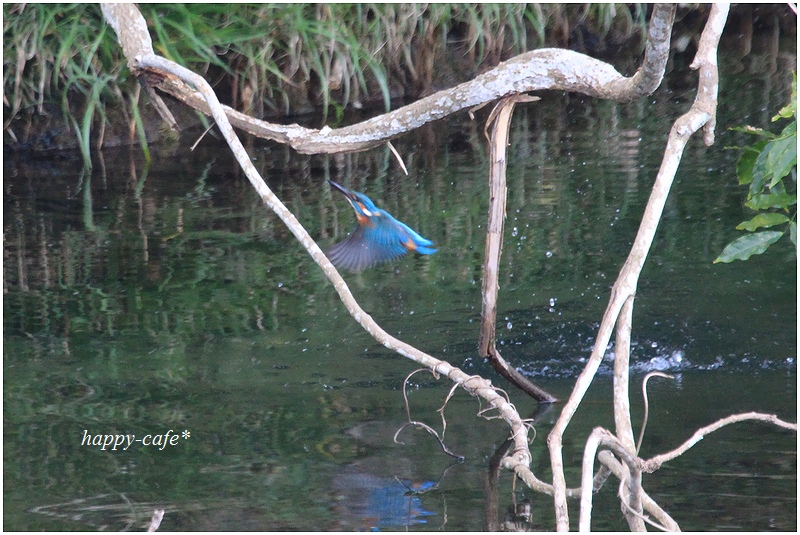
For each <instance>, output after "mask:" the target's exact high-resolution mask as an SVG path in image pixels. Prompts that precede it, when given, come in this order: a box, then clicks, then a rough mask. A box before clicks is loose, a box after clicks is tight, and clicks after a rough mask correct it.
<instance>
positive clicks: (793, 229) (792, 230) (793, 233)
mask: <svg viewBox="0 0 800 535" xmlns="http://www.w3.org/2000/svg"><path fill="white" fill-rule="evenodd" d="M789 237H790V238H791V239H792V243H793V244H794V247H795V249H797V221H792V222H791V223H790V224H789Z"/></svg>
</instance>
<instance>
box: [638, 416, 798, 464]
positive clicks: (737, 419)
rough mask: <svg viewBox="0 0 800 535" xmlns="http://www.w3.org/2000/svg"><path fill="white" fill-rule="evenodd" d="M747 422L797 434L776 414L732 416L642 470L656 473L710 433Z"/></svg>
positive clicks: (704, 429) (795, 429)
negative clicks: (751, 421) (765, 423)
mask: <svg viewBox="0 0 800 535" xmlns="http://www.w3.org/2000/svg"><path fill="white" fill-rule="evenodd" d="M747 420H758V421H761V422H767V423H771V424H774V425H777V426H778V427H782V428H784V429H789V430H791V431H794V432H795V433H796V432H797V424H793V423H791V422H785V421H783V420H781V419H780V418H778V417H777V416H776V415H774V414H763V413H760V412H745V413H741V414H732V415H730V416H728V417H726V418H722V419H721V420H717V421H716V422H714V423H713V424H710V425H707V426H705V427H701V428H700V429H698V430H697V431H695V432H694V434H693V435H692V436H691V437H690V438H689V440H687V441H686V442H684V443H683V444H681V445H680V446H678V447H677V448H675V449H674V450H672V451H668V452H666V453H662V454H661V455H656V456H655V457H653V458H651V459H648V460H647V461H644V464H643V465H642V470H644V471H645V472H648V473H650V472H655V471H656V470H658V469H659V468H661V465H662V464H664V463H665V462H667V461H671V460H672V459H675V458H676V457H679V456H681V455H683V454H684V453H685V452H686V451H687V450H689V448H691V447H692V446H694V445H695V444H697V443H698V442H700V441H701V440H703V438H705V436H706V435H708V434H709V433H713V432H714V431H717V430H718V429H722V428H723V427H725V426H726V425H730V424H735V423H737V422H744V421H747Z"/></svg>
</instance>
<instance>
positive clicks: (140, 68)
mask: <svg viewBox="0 0 800 535" xmlns="http://www.w3.org/2000/svg"><path fill="white" fill-rule="evenodd" d="M125 6H126V5H125V4H103V14H104V15H105V16H106V19H107V20H108V21H109V23H110V24H111V25H112V27H113V28H114V30H115V31H116V32H117V35H120V31H122V32H123V33H126V32H129V31H130V32H132V34H133V37H130V38H129V37H125V38H122V37H121V38H120V43H121V44H123V50H124V52H125V56H126V57H127V58H128V65H129V66H130V67H131V70H132V72H133V73H134V74H135V75H136V76H141V75H146V76H147V78H148V82H149V83H150V84H151V85H153V86H155V87H157V88H159V89H161V90H162V91H164V92H166V93H168V94H170V95H172V96H174V97H175V98H177V99H179V100H181V101H182V102H183V103H185V104H187V105H188V106H191V107H192V108H194V109H197V110H199V111H201V112H203V113H205V114H206V115H213V113H212V111H211V109H210V108H209V105H208V103H207V101H206V99H205V98H204V96H203V95H202V94H200V93H198V92H197V91H194V90H193V89H191V88H190V87H188V86H187V85H186V84H185V83H183V81H182V80H181V79H180V77H175V76H170V73H169V72H168V71H164V70H161V69H159V68H158V67H157V66H156V65H152V64H147V63H142V62H137V61H135V59H136V58H137V57H145V56H148V55H151V54H153V47H152V42H151V41H150V37H149V34H148V33H147V27H146V25H144V27H143V28H142V27H139V28H138V29H137V28H135V26H136V25H137V24H136V22H135V15H134V14H132V13H133V11H136V15H138V16H139V17H140V18H141V15H140V14H139V13H138V10H136V8H135V6H132V7H125ZM674 17H675V5H674V4H657V5H656V6H655V7H654V8H653V15H652V17H651V19H650V25H649V29H648V41H647V45H646V50H645V58H644V62H643V64H642V66H641V67H640V68H639V70H638V71H637V72H636V74H635V75H634V76H632V77H630V78H626V77H624V76H622V75H621V74H620V73H619V72H617V70H616V69H615V68H614V67H613V66H611V65H609V64H608V63H605V62H603V61H600V60H597V59H594V58H591V57H589V56H586V55H584V54H579V53H577V52H573V51H571V50H563V49H559V48H542V49H539V50H534V51H531V52H526V53H524V54H520V55H519V56H516V57H514V58H512V59H510V60H508V61H505V62H503V63H500V64H499V65H498V66H497V67H495V68H494V69H491V70H489V71H487V72H485V73H483V74H481V75H479V76H477V77H475V78H474V79H473V80H470V81H468V82H464V83H462V84H459V85H457V86H455V87H453V88H451V89H447V90H443V91H439V92H437V93H434V94H433V95H430V96H428V97H425V98H423V99H420V100H418V101H416V102H414V103H412V104H409V105H408V106H403V107H402V108H399V109H397V110H395V111H392V112H389V113H386V114H383V115H379V116H377V117H373V118H372V119H369V120H367V121H363V122H361V123H358V124H354V125H352V126H347V127H343V128H337V129H335V130H334V129H331V128H329V127H324V128H322V129H320V130H314V129H310V128H304V127H301V126H299V125H297V124H291V125H278V124H273V123H269V122H266V121H261V120H258V119H254V118H252V117H249V116H247V115H245V114H243V113H239V112H237V111H235V110H232V109H231V108H229V107H227V106H223V107H222V109H223V110H224V111H225V114H226V115H227V117H228V119H229V121H230V122H231V124H233V125H234V126H235V127H237V128H240V129H242V130H244V131H246V132H248V133H250V134H252V135H254V136H258V137H262V138H265V139H270V140H273V141H278V142H280V143H284V144H287V145H289V146H291V147H292V148H293V149H295V150H296V151H298V152H300V153H305V154H322V153H338V152H356V151H362V150H367V149H370V148H373V147H376V146H379V145H381V144H383V143H384V142H386V141H388V140H389V139H391V138H393V137H396V136H399V135H401V134H404V133H406V132H409V131H411V130H413V129H415V128H418V127H420V126H422V125H424V124H426V123H429V122H433V121H436V120H439V119H442V118H444V117H447V116H448V115H452V114H454V113H456V112H458V111H461V110H464V109H469V108H473V107H476V106H479V105H482V104H485V103H487V102H490V101H493V100H496V99H498V98H501V97H504V96H507V95H512V94H518V93H526V92H530V91H539V90H544V89H553V90H561V91H573V92H577V93H583V94H585V95H589V96H593V97H597V98H602V99H609V100H616V101H618V102H630V101H632V100H635V99H637V98H641V97H643V96H646V95H649V94H650V93H652V92H653V91H655V89H656V88H657V87H658V86H659V85H660V84H661V79H662V77H663V74H664V69H665V66H666V63H667V58H668V57H669V41H670V31H671V28H672V21H673V20H674ZM142 20H143V19H142ZM145 35H146V37H145Z"/></svg>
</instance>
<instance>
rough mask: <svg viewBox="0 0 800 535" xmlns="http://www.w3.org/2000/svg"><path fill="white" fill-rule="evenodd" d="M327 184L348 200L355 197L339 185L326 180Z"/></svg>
mask: <svg viewBox="0 0 800 535" xmlns="http://www.w3.org/2000/svg"><path fill="white" fill-rule="evenodd" d="M328 183H329V184H330V185H331V187H333V189H337V190H339V191H341V192H342V193H344V196H345V197H347V198H348V199H353V198H354V197H355V196H354V195H353V193H352V192H351V191H350V190H349V189H347V188H346V187H344V186H342V185H341V184H337V183H336V182H334V181H333V180H328Z"/></svg>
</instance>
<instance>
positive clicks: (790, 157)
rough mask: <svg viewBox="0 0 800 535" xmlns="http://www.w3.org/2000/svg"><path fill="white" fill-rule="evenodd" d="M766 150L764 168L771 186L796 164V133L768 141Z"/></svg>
mask: <svg viewBox="0 0 800 535" xmlns="http://www.w3.org/2000/svg"><path fill="white" fill-rule="evenodd" d="M765 150H767V151H768V152H767V159H766V168H767V178H770V175H771V176H772V178H770V181H769V187H770V188H771V187H773V186H774V185H775V184H777V183H778V182H779V181H780V180H782V179H783V177H785V176H786V175H788V174H789V173H790V172H791V170H792V167H796V166H797V135H794V136H790V137H785V138H780V139H776V140H774V141H770V142H769V144H767V147H766V148H765Z"/></svg>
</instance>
